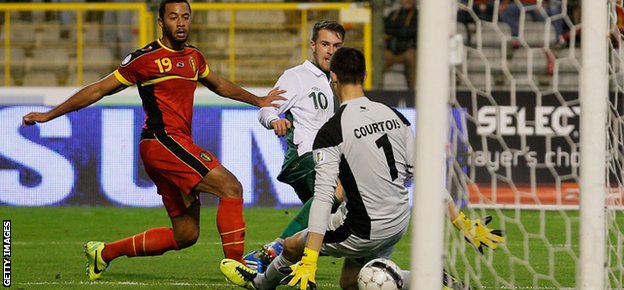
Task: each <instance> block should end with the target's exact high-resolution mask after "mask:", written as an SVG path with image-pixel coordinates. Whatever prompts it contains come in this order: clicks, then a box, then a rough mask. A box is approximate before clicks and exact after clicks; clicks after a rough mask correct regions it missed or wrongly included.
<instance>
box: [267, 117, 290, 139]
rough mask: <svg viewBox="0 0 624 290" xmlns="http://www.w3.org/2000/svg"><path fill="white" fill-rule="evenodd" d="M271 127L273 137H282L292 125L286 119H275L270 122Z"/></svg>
mask: <svg viewBox="0 0 624 290" xmlns="http://www.w3.org/2000/svg"><path fill="white" fill-rule="evenodd" d="M271 126H272V127H273V131H274V132H275V135H277V136H280V137H282V136H284V135H286V131H288V129H290V127H291V126H292V124H291V123H290V121H288V119H276V120H273V121H271Z"/></svg>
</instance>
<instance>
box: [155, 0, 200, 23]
mask: <svg viewBox="0 0 624 290" xmlns="http://www.w3.org/2000/svg"><path fill="white" fill-rule="evenodd" d="M169 3H186V5H188V8H189V12H192V11H191V4H189V3H188V0H160V6H159V7H158V17H159V18H160V19H163V18H164V17H165V6H167V4H169Z"/></svg>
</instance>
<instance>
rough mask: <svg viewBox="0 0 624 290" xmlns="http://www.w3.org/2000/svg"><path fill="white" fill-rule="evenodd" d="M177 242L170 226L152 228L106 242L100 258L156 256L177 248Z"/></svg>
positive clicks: (110, 259)
mask: <svg viewBox="0 0 624 290" xmlns="http://www.w3.org/2000/svg"><path fill="white" fill-rule="evenodd" d="M177 249H179V248H178V243H177V242H176V240H175V238H174V237H173V229H172V228H153V229H148V230H146V231H144V232H142V233H138V234H136V235H134V236H132V237H128V238H125V239H121V240H119V241H116V242H112V243H106V244H105V248H104V251H102V259H104V261H106V262H110V261H112V260H113V259H115V258H117V257H119V256H128V257H136V256H158V255H162V254H163V253H164V252H167V251H169V250H177Z"/></svg>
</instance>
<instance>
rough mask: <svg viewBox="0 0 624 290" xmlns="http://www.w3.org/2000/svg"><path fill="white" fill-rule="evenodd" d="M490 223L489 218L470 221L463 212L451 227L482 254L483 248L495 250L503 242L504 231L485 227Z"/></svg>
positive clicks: (490, 219) (490, 218)
mask: <svg viewBox="0 0 624 290" xmlns="http://www.w3.org/2000/svg"><path fill="white" fill-rule="evenodd" d="M491 221H492V217H491V216H486V217H484V218H482V219H474V220H471V219H470V218H468V217H467V216H466V215H465V214H464V213H463V212H460V213H459V216H458V217H457V218H456V219H455V220H454V221H453V225H454V226H455V227H456V228H457V229H459V230H460V231H462V233H463V234H464V238H466V240H467V241H468V242H470V243H471V244H472V246H474V247H475V248H476V249H477V250H478V251H479V253H481V254H483V246H486V247H490V248H492V249H493V250H496V247H497V243H503V242H505V231H502V230H493V229H490V228H488V227H487V224H489V223H490V222H491Z"/></svg>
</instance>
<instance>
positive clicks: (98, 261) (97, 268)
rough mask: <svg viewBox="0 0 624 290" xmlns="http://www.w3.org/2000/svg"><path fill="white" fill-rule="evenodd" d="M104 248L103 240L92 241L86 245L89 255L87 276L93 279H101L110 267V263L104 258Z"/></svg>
mask: <svg viewBox="0 0 624 290" xmlns="http://www.w3.org/2000/svg"><path fill="white" fill-rule="evenodd" d="M103 250H104V243H103V242H94V241H91V242H88V243H86V244H85V245H84V252H85V255H86V256H87V276H88V277H89V280H91V281H95V280H97V279H99V278H100V276H102V273H104V270H106V268H107V267H108V263H106V262H105V261H104V259H102V251H103Z"/></svg>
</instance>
